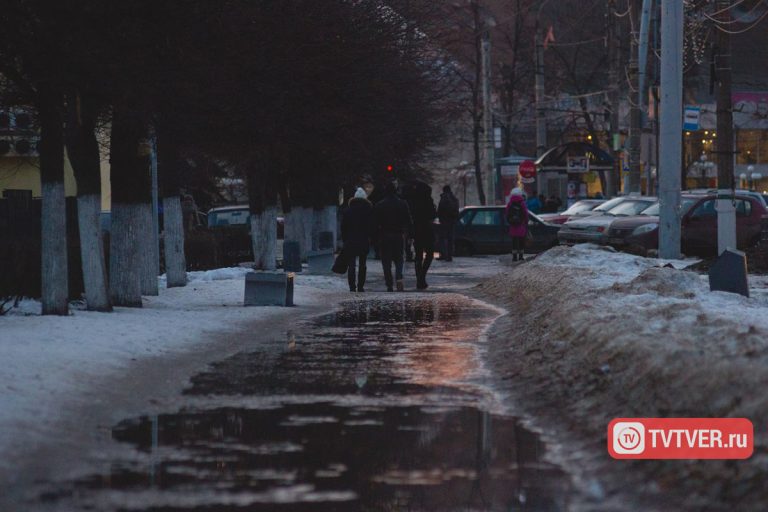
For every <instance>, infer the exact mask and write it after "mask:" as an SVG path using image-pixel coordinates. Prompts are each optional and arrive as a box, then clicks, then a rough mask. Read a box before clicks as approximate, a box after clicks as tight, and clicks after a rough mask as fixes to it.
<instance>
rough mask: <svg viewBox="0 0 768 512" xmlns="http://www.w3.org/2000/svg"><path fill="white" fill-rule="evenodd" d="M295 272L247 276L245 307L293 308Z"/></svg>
mask: <svg viewBox="0 0 768 512" xmlns="http://www.w3.org/2000/svg"><path fill="white" fill-rule="evenodd" d="M293 281H294V274H293V272H249V273H248V274H245V297H244V299H243V305H244V306H293Z"/></svg>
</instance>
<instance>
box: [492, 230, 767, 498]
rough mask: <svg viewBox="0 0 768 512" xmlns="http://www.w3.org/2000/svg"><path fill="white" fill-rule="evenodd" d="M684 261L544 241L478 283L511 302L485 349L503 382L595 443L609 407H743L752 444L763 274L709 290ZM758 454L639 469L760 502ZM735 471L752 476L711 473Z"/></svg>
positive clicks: (757, 420) (759, 397) (760, 408)
mask: <svg viewBox="0 0 768 512" xmlns="http://www.w3.org/2000/svg"><path fill="white" fill-rule="evenodd" d="M690 263H691V262H690V261H671V262H670V261H663V260H656V259H647V258H641V257H636V256H632V255H627V254H622V253H616V252H614V251H612V250H610V249H606V248H600V247H597V246H587V245H582V246H576V247H572V248H568V247H557V248H555V249H552V250H550V251H548V252H547V253H545V254H543V255H541V256H540V257H538V258H536V259H535V260H533V261H530V262H527V263H525V264H523V265H520V266H518V267H515V268H514V269H513V270H511V271H508V272H507V273H506V274H505V275H504V276H503V277H502V278H501V279H496V280H491V281H488V282H486V283H484V284H483V286H482V289H483V290H484V291H485V292H487V293H488V294H489V295H490V296H492V297H495V298H497V300H499V301H500V302H502V303H503V304H504V305H505V307H506V308H507V309H508V310H509V311H510V312H511V315H510V317H509V319H508V320H507V321H505V322H503V323H502V324H500V326H499V331H500V336H499V337H498V342H497V343H496V344H495V346H494V347H492V348H491V357H492V358H494V359H495V360H497V361H501V362H503V363H499V366H500V368H501V370H500V371H502V372H507V373H509V374H510V375H514V376H515V379H513V380H510V381H509V382H510V384H509V386H510V387H514V386H522V388H521V392H522V393H525V394H530V395H531V396H535V397H536V398H535V403H534V404H533V407H540V408H547V407H549V409H550V410H552V411H556V412H555V414H554V417H553V422H562V423H564V424H567V425H566V426H565V429H566V431H570V432H575V431H579V432H581V434H582V435H583V438H584V439H590V440H593V441H598V440H603V441H602V442H604V439H605V429H606V425H607V423H608V421H610V419H611V418H615V417H725V416H728V417H746V418H749V419H751V420H752V421H753V423H754V425H755V427H756V428H755V433H756V439H755V441H756V443H755V445H756V448H755V453H761V451H764V450H765V449H766V447H767V446H766V445H768V436H767V435H766V431H765V428H764V427H759V428H758V426H764V425H765V424H766V423H768V394H766V393H765V386H766V382H767V381H768V370H766V369H768V300H766V297H768V294H766V293H765V286H766V284H768V281H766V280H765V279H762V278H760V279H753V280H752V281H751V284H752V285H753V286H754V288H753V292H754V293H753V294H752V295H753V297H752V298H745V297H741V296H739V295H735V294H729V293H723V292H710V291H709V286H708V281H707V277H706V276H704V275H701V274H698V273H696V272H693V271H690V270H682V268H684V267H686V266H687V265H688V264H690ZM665 265H669V266H665ZM600 453H601V454H603V455H604V459H605V460H606V461H608V457H607V455H605V454H604V451H602V450H601V451H600ZM758 459H761V457H757V458H756V457H753V458H752V459H751V460H750V461H749V463H743V464H741V465H739V466H738V467H736V466H733V465H731V466H728V465H727V464H725V463H712V464H710V465H708V466H707V467H706V468H704V469H701V468H699V469H700V470H701V473H700V474H699V475H698V480H695V479H691V478H690V475H687V476H686V473H685V471H684V470H683V469H681V466H680V465H664V466H663V468H662V469H659V468H658V467H656V466H653V467H650V466H647V467H644V468H645V469H644V470H647V471H649V474H648V475H646V476H647V480H646V481H648V482H650V481H657V483H658V482H659V480H660V479H668V480H667V481H666V483H664V484H660V485H665V486H673V487H675V486H677V488H679V489H680V490H681V491H683V492H686V489H687V490H688V491H689V492H690V494H689V498H687V499H690V500H693V501H694V502H698V503H714V502H716V501H717V500H721V499H722V500H725V503H728V502H730V503H734V502H735V501H734V500H735V499H737V498H738V499H742V498H744V497H746V496H749V497H750V499H751V498H756V497H758V496H759V497H760V501H761V502H762V503H763V504H765V503H768V491H765V490H763V488H764V485H763V484H762V483H761V482H764V481H765V479H766V478H768V469H766V468H768V466H766V465H765V464H761V463H759V462H758ZM606 464H607V462H606ZM634 469H635V470H637V471H642V470H643V469H641V468H639V467H635V468H634ZM736 473H739V474H738V475H737V474H736ZM638 475H639V473H638ZM745 475H752V476H754V477H755V480H749V481H748V482H747V483H746V484H744V485H741V486H734V487H732V488H727V489H725V490H723V487H724V485H723V484H722V482H727V481H729V479H734V480H738V479H743V478H744V477H745ZM736 491H738V493H739V496H736V495H729V492H736ZM762 499H765V501H762ZM712 500H715V501H712ZM728 500H730V501H728ZM752 509H753V508H749V507H747V508H744V510H752ZM758 509H759V507H758V508H754V510H758ZM762 510H764V508H763V509H762Z"/></svg>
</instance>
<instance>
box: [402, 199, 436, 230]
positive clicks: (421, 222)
mask: <svg viewBox="0 0 768 512" xmlns="http://www.w3.org/2000/svg"><path fill="white" fill-rule="evenodd" d="M408 204H409V206H410V208H411V216H412V217H413V236H414V238H417V239H420V238H425V237H434V234H433V225H434V224H433V223H434V221H435V217H437V210H436V209H435V202H434V201H433V200H432V194H431V193H430V192H428V191H421V192H419V193H416V194H414V195H413V196H411V199H410V201H409V202H408Z"/></svg>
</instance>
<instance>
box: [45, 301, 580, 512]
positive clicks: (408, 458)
mask: <svg viewBox="0 0 768 512" xmlns="http://www.w3.org/2000/svg"><path fill="white" fill-rule="evenodd" d="M496 315H497V313H496V312H495V311H494V310H492V309H490V308H488V307H486V306H484V305H482V304H480V303H477V302H474V301H471V300H469V299H467V298H464V297H462V296H458V295H451V294H436V295H422V296H416V298H407V299H403V296H402V295H400V296H397V297H396V300H393V299H387V300H383V299H379V298H374V299H368V300H355V301H350V302H348V303H345V304H342V306H341V308H340V309H339V310H338V312H336V313H334V314H331V315H327V316H324V317H321V318H319V319H316V320H314V321H312V322H310V323H306V324H300V325H297V326H295V329H293V330H292V331H291V332H289V333H286V337H285V339H281V340H267V341H265V340H259V342H258V343H255V344H254V347H255V348H254V350H252V351H249V352H244V353H240V354H237V355H236V356H233V357H231V358H228V359H226V360H223V361H220V362H217V363H215V364H213V365H211V367H210V369H209V371H207V372H205V373H203V374H200V375H197V376H195V377H194V378H193V379H192V384H191V386H190V387H189V388H188V389H187V390H186V391H185V397H184V398H185V402H186V403H187V406H186V407H184V408H183V409H182V410H180V411H172V412H171V411H169V413H168V414H163V415H159V416H151V417H139V418H130V419H126V420H124V421H122V422H120V423H119V424H118V425H116V426H115V427H114V428H113V433H112V435H113V438H114V440H115V441H116V442H118V443H122V444H124V445H128V446H132V447H133V448H134V451H135V456H134V457H131V458H130V460H115V461H112V462H111V463H110V465H109V470H108V471H104V472H103V473H100V474H94V475H92V476H90V477H88V478H84V479H80V480H78V481H76V482H73V483H71V484H69V485H66V486H63V487H60V488H58V489H56V490H55V491H52V492H49V493H47V494H46V495H45V496H43V499H44V500H45V501H46V502H48V503H50V504H51V505H52V506H54V507H55V508H62V509H67V510H69V509H84V508H90V509H94V510H147V511H149V510H152V511H160V510H162V511H176V510H196V511H224V510H249V511H251V510H291V511H293V510H296V511H337V510H339V511H347V510H349V511H357V510H386V511H390V510H391V511H396V510H397V511H399V510H409V511H452V510H462V511H464V510H467V511H469V510H472V511H475V510H477V511H480V510H493V511H495V510H499V511H502V510H503V511H509V510H532V511H560V510H568V499H569V495H570V490H569V483H568V479H567V478H566V477H565V476H564V475H563V474H562V473H561V472H560V471H559V470H558V469H557V468H555V467H552V466H551V465H548V464H546V463H544V462H542V454H543V452H544V448H545V447H544V446H543V445H542V444H541V442H540V441H539V440H538V439H537V437H536V436H535V435H534V434H532V433H531V432H529V431H526V430H525V429H524V428H522V427H521V426H520V425H519V424H517V423H516V422H515V420H514V418H510V417H507V416H503V415H500V414H498V412H497V411H496V407H495V405H496V404H495V400H494V396H493V394H492V393H491V392H490V391H489V390H488V389H487V388H486V387H485V386H484V383H485V379H486V376H485V374H484V369H483V366H482V342H481V341H479V340H480V339H481V337H482V331H483V329H484V328H485V327H487V326H488V325H489V323H490V322H491V321H492V320H493V319H494V318H495V316H496ZM254 338H255V339H258V333H254Z"/></svg>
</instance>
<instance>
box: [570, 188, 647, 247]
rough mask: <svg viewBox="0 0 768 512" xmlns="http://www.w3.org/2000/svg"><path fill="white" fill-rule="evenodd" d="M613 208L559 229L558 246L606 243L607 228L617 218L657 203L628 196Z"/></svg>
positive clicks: (631, 214) (628, 215)
mask: <svg viewBox="0 0 768 512" xmlns="http://www.w3.org/2000/svg"><path fill="white" fill-rule="evenodd" d="M622 199H623V200H622V201H619V202H618V203H617V204H616V205H615V206H613V208H611V209H609V210H607V211H605V212H603V213H602V214H598V215H590V216H589V217H586V218H583V219H573V220H570V221H568V222H566V223H565V224H563V227H562V228H560V231H559V232H558V233H557V239H558V241H559V242H560V244H563V245H573V244H580V243H587V242H591V243H595V244H605V243H607V237H606V235H607V233H608V228H609V227H610V225H611V223H612V222H613V221H614V220H616V218H617V217H630V216H634V215H638V214H639V213H640V212H642V211H643V210H645V209H646V208H648V207H649V206H651V205H653V204H654V203H656V202H657V199H656V198H655V197H650V196H644V197H641V196H628V197H624V198H622Z"/></svg>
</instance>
